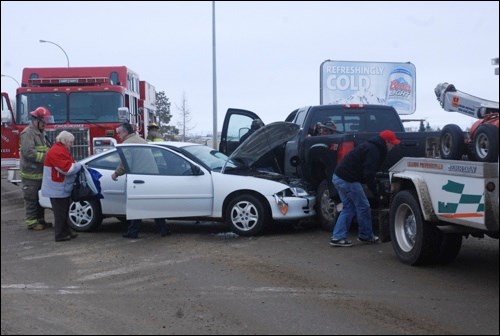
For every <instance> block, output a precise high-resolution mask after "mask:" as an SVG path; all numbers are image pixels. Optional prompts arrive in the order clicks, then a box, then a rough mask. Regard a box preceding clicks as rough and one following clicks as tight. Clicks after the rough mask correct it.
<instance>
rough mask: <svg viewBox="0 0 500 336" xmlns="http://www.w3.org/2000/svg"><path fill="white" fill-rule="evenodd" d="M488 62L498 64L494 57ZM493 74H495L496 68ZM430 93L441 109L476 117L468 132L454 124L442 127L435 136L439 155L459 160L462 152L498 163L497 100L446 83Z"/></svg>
mask: <svg viewBox="0 0 500 336" xmlns="http://www.w3.org/2000/svg"><path fill="white" fill-rule="evenodd" d="M492 64H493V65H498V58H494V59H493V60H492ZM495 74H496V75H498V68H496V69H495ZM434 93H435V94H436V97H437V100H438V101H439V103H440V105H441V107H442V108H443V109H444V110H445V111H447V112H458V113H462V114H464V115H467V116H470V117H474V118H476V119H479V120H477V121H476V122H474V124H473V125H472V126H471V128H470V130H469V132H468V133H467V132H465V133H464V132H463V131H462V129H461V128H460V126H458V125H456V124H448V125H446V126H444V127H443V130H442V131H441V135H440V138H439V149H440V152H441V158H443V159H448V160H460V159H462V157H463V156H464V155H466V156H467V157H468V159H469V160H473V161H481V162H498V109H499V104H498V102H494V101H491V100H486V99H483V98H479V97H476V96H473V95H470V94H468V93H465V92H462V91H459V90H457V89H456V87H455V85H453V84H449V83H446V82H445V83H440V84H438V85H437V86H436V88H435V89H434Z"/></svg>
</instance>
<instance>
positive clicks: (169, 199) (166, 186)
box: [40, 142, 315, 236]
mask: <svg viewBox="0 0 500 336" xmlns="http://www.w3.org/2000/svg"><path fill="white" fill-rule="evenodd" d="M138 157H141V158H142V159H141V161H142V164H134V158H138ZM144 158H146V160H145V159H144ZM120 160H122V161H123V162H124V163H125V164H124V166H125V169H126V174H125V175H124V176H120V177H119V178H118V181H113V180H112V179H111V175H112V174H113V172H114V171H115V169H116V167H117V166H118V164H119V162H120ZM136 161H137V160H136ZM80 162H82V163H84V164H85V165H87V167H89V168H93V169H95V170H97V171H98V172H99V173H101V174H102V177H101V178H100V184H101V194H102V196H103V198H101V199H97V198H96V199H93V200H90V201H83V202H72V203H71V206H70V213H69V221H70V225H71V227H72V228H73V229H74V230H76V231H90V230H92V229H95V228H97V227H98V226H99V225H100V224H101V222H102V220H103V218H104V217H118V218H121V219H124V218H127V219H143V218H168V219H180V220H210V221H223V222H225V223H226V224H227V225H228V226H229V227H230V229H231V230H232V231H233V232H234V233H236V234H238V235H243V236H251V235H258V234H261V233H262V232H263V231H264V229H265V227H266V226H267V225H269V224H271V222H272V221H273V220H275V221H287V222H294V221H298V220H300V219H305V218H308V217H313V216H314V215H315V210H314V205H315V198H314V196H311V195H309V194H307V192H306V191H305V190H304V189H302V188H300V187H297V186H291V185H288V184H284V183H281V182H277V181H272V180H268V179H263V178H257V177H253V176H247V175H235V174H234V173H237V172H238V171H242V163H241V160H239V159H236V160H229V159H228V157H227V156H226V155H224V154H222V153H221V152H219V151H217V150H214V149H213V148H210V147H208V146H205V145H200V144H194V143H186V142H154V143H150V144H123V145H118V146H116V147H115V148H113V149H111V150H109V151H106V152H103V153H99V154H96V155H93V156H90V157H88V158H86V159H83V160H81V161H80ZM224 170H225V171H226V172H225V173H224V172H223V171H224ZM230 172H231V173H230ZM40 204H41V205H42V206H44V207H47V208H50V200H49V199H48V198H46V197H42V196H41V195H40Z"/></svg>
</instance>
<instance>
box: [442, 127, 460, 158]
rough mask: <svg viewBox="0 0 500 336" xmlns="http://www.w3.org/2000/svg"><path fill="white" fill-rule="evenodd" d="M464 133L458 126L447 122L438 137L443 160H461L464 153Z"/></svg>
mask: <svg viewBox="0 0 500 336" xmlns="http://www.w3.org/2000/svg"><path fill="white" fill-rule="evenodd" d="M464 141H465V140H464V134H463V133H462V129H461V128H460V126H458V125H455V124H448V125H446V126H444V127H443V130H442V131H441V135H440V137H439V151H440V152H441V158H442V159H445V160H461V159H462V155H464V153H465V142H464Z"/></svg>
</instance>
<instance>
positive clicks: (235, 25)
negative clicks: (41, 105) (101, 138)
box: [1, 1, 500, 135]
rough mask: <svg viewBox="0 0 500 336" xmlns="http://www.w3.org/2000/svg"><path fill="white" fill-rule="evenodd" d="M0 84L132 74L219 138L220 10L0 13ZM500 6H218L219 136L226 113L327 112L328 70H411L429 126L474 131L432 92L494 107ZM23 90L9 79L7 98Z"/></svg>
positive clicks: (14, 9)
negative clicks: (25, 75)
mask: <svg viewBox="0 0 500 336" xmlns="http://www.w3.org/2000/svg"><path fill="white" fill-rule="evenodd" d="M1 6H2V8H1V10H2V11H1V15H2V18H1V24H2V40H1V43H2V47H1V54H2V57H1V72H2V74H4V75H9V76H12V77H14V78H16V79H17V80H18V81H19V82H20V81H21V73H22V69H23V68H24V67H58V66H66V57H65V56H64V53H63V52H62V51H61V50H60V49H59V48H57V47H56V46H54V45H51V44H48V43H39V40H40V39H43V40H49V41H53V42H55V43H57V44H59V45H60V46H61V47H62V48H64V50H65V51H66V53H67V54H68V57H69V61H70V65H71V66H106V65H108V66H111V65H125V66H127V67H130V68H131V69H132V70H134V71H135V72H137V73H138V74H139V76H140V79H141V80H146V81H148V82H150V83H151V84H153V85H154V86H155V87H156V90H157V91H164V92H165V94H166V95H167V97H168V98H169V99H170V102H171V103H172V109H171V112H172V115H173V116H174V119H173V122H172V123H171V124H173V125H177V122H178V121H179V120H180V112H179V110H178V109H177V107H176V106H180V105H181V102H182V96H183V94H185V96H186V99H187V105H188V107H189V110H190V111H191V116H192V122H191V124H192V125H191V126H193V127H194V129H193V131H192V132H191V133H192V134H198V135H205V134H211V133H212V129H213V123H212V121H213V85H212V83H213V76H212V73H213V72H212V71H213V67H212V1H201V2H182V3H181V2H149V1H141V2H136V1H128V2H126V1H124V2H107V1H99V2H86V1H85V2H78V1H71V2H70V1H63V2H52V1H43V2H30V1H22V2H18V1H2V2H1ZM498 7H499V2H498V1H491V2H481V1H474V2H472V1H470V2H469V1H465V2H462V1H461V2H407V1H405V2H384V1H380V2H344V1H342V2H340V1H339V2H337V1H336V2H313V1H308V2H303V1H293V2H270V1H265V2H236V1H235V2H232V1H224V2H218V1H216V2H215V23H216V61H217V112H218V113H217V124H218V130H219V131H220V130H221V128H222V127H221V126H222V122H223V119H224V114H225V112H226V110H227V109H228V108H229V107H234V108H242V109H248V110H252V111H254V112H256V113H257V114H259V115H260V116H261V118H262V119H263V121H264V122H265V123H270V122H273V121H278V120H283V119H284V118H285V117H286V116H287V115H288V114H289V113H290V112H291V111H292V110H294V109H296V108H298V107H302V106H305V105H317V104H319V102H320V90H319V83H320V80H319V79H320V78H319V75H320V65H321V63H322V62H323V61H325V60H328V59H329V60H341V61H367V62H411V63H413V64H414V65H415V67H416V97H417V103H416V112H415V113H414V114H413V115H409V116H404V117H405V118H424V119H427V121H428V122H429V123H430V125H431V126H441V127H442V126H444V125H445V124H447V123H450V122H453V123H457V124H459V125H460V126H461V127H467V126H470V125H471V124H472V123H473V122H474V121H475V119H473V118H471V117H467V116H463V115H460V114H458V113H450V112H445V111H444V110H442V109H441V107H440V106H439V103H438V102H437V100H436V97H435V95H434V88H435V87H436V85H437V84H438V83H440V82H449V83H453V84H454V85H455V86H456V88H457V89H458V90H461V91H465V92H467V93H469V94H473V95H475V96H478V97H481V98H485V99H489V100H493V101H498V100H499V97H498V96H499V77H498V76H495V75H494V68H495V67H494V66H493V65H491V59H492V58H494V57H498V56H499V55H498V53H499V36H498V35H499V30H500V29H499V19H498V18H499V14H498V13H499V8H498ZM16 86H17V85H16V83H15V81H13V80H12V79H10V78H6V77H2V91H6V92H8V93H9V95H11V96H14V95H15V89H16Z"/></svg>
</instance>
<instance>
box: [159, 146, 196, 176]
mask: <svg viewBox="0 0 500 336" xmlns="http://www.w3.org/2000/svg"><path fill="white" fill-rule="evenodd" d="M153 156H154V158H155V161H156V164H157V165H158V171H159V174H160V175H167V176H179V175H193V169H192V167H191V163H190V162H189V161H187V160H186V159H184V158H183V157H181V156H179V155H178V154H177V153H174V152H171V151H168V150H164V149H160V148H153Z"/></svg>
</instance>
